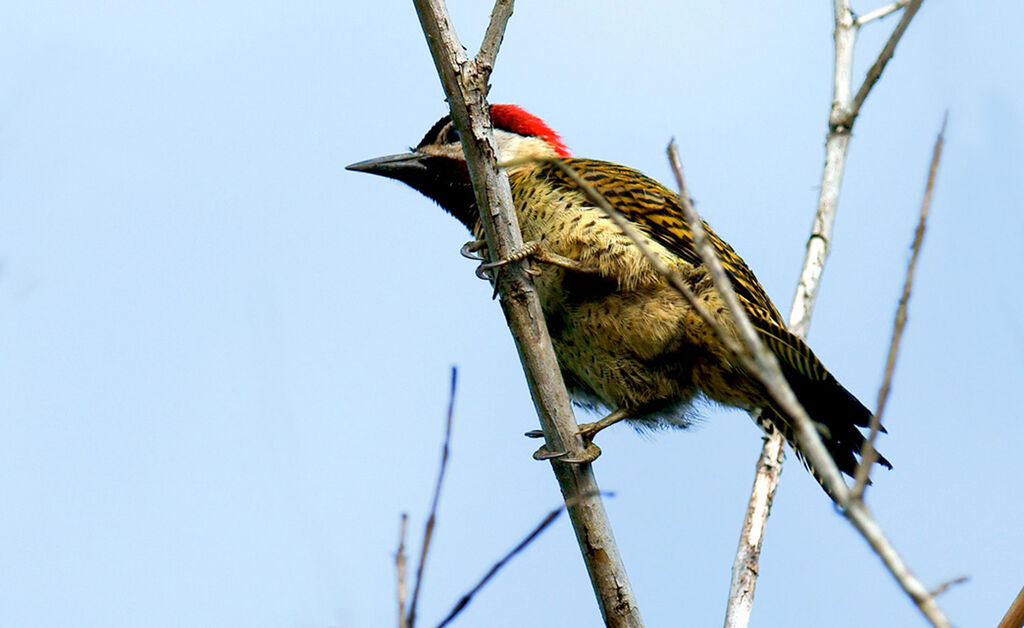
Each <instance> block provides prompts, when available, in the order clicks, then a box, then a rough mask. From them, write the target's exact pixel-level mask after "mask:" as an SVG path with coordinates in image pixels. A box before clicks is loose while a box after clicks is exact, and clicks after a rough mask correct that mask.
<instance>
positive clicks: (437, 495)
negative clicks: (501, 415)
mask: <svg viewBox="0 0 1024 628" xmlns="http://www.w3.org/2000/svg"><path fill="white" fill-rule="evenodd" d="M458 377H459V371H458V369H457V368H456V367H454V366H453V367H452V377H451V387H450V388H449V390H448V413H447V415H446V417H445V425H444V443H443V444H442V445H441V463H440V464H439V465H438V469H437V482H436V483H435V484H434V496H433V497H432V498H431V500H430V514H429V515H428V516H427V523H426V524H425V525H424V526H423V545H422V547H421V548H420V561H419V564H418V565H417V566H416V582H415V583H414V584H413V589H412V601H411V602H410V603H409V613H408V615H407V619H406V622H405V623H406V626H407V627H408V628H414V626H415V625H416V604H417V603H418V602H419V599H420V586H421V585H422V584H423V570H424V568H425V567H426V564H427V554H428V553H429V551H430V541H431V539H432V538H433V536H434V524H435V523H436V521H437V505H438V503H439V502H440V500H441V487H442V486H444V478H445V474H446V472H447V471H448V452H449V447H450V444H451V440H452V415H453V414H454V412H455V387H456V385H457V383H458ZM402 538H403V542H404V538H405V518H404V517H403V519H402ZM399 550H401V546H399ZM396 560H397V559H396ZM402 563H403V564H402V567H403V568H404V566H405V565H404V563H405V560H404V557H403V559H402ZM399 590H401V585H400V588H399Z"/></svg>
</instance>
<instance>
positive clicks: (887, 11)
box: [854, 0, 910, 28]
mask: <svg viewBox="0 0 1024 628" xmlns="http://www.w3.org/2000/svg"><path fill="white" fill-rule="evenodd" d="M909 2H910V0H899V2H893V3H892V4H887V5H885V6H883V7H878V8H877V9H875V10H874V11H868V12H867V13H865V14H864V15H861V16H859V17H858V18H857V19H856V20H855V21H854V23H855V24H856V25H857V27H858V28H859V27H861V26H864V25H865V24H867V23H868V22H871V21H873V20H880V19H882V18H883V17H887V16H889V15H892V14H893V13H895V12H897V11H899V10H900V9H902V8H903V7H905V6H907V4H909Z"/></svg>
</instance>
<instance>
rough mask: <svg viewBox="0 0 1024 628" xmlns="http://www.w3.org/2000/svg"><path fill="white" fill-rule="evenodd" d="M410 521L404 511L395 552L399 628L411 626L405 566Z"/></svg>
mask: <svg viewBox="0 0 1024 628" xmlns="http://www.w3.org/2000/svg"><path fill="white" fill-rule="evenodd" d="M408 523H409V515H408V514H406V513H404V512H403V513H402V522H401V524H400V525H399V531H398V551H396V552H395V576H396V577H397V579H398V628H410V627H409V618H408V616H406V614H405V602H406V599H407V597H408V594H409V591H408V587H407V579H406V566H405V530H406V527H407V524H408Z"/></svg>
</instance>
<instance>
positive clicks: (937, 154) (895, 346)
mask: <svg viewBox="0 0 1024 628" xmlns="http://www.w3.org/2000/svg"><path fill="white" fill-rule="evenodd" d="M948 115H949V114H948V113H947V115H946V117H944V118H943V120H942V129H941V130H940V131H939V135H938V137H936V138H935V147H934V148H933V149H932V161H931V165H930V166H929V168H928V183H927V184H926V185H925V188H924V200H923V201H922V202H921V215H920V217H919V218H918V220H917V229H915V230H914V243H913V244H912V245H911V247H910V250H911V253H910V261H909V262H908V263H907V275H906V278H905V279H904V280H903V294H902V295H901V296H900V301H899V305H898V306H897V307H896V320H894V321H893V325H892V340H891V341H890V343H889V355H888V356H887V357H886V359H885V375H884V376H883V377H882V385H881V387H880V388H879V390H878V403H877V405H876V406H875V413H874V415H872V417H871V433H870V434H869V435H868V438H867V440H865V441H864V444H863V445H861V449H860V464H859V465H857V472H856V473H855V474H854V478H855V480H856V482H855V483H854V485H853V491H852V497H853V499H861V498H862V497H863V495H864V489H865V488H866V487H867V483H868V475H869V474H870V473H871V465H873V464H874V463H875V461H876V460H877V459H878V452H877V451H875V439H876V438H877V437H878V430H880V429H881V427H882V413H884V412H885V404H886V402H887V401H888V400H889V390H890V388H891V387H892V376H893V371H895V369H896V356H897V355H899V351H900V340H901V339H902V338H903V328H904V326H906V324H907V304H908V303H909V301H910V292H911V288H912V287H913V283H914V268H915V267H916V266H917V257H918V255H919V254H920V253H921V243H922V242H924V230H925V227H926V225H927V224H928V210H929V209H931V205H932V189H933V188H934V187H935V177H936V175H937V174H938V171H939V160H940V159H941V158H942V142H943V137H944V136H945V134H946V119H947V118H948Z"/></svg>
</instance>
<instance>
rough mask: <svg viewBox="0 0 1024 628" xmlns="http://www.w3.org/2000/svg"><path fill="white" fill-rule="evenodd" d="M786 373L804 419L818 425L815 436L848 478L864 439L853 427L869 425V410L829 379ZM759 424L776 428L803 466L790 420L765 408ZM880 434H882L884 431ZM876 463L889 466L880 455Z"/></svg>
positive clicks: (888, 467)
mask: <svg viewBox="0 0 1024 628" xmlns="http://www.w3.org/2000/svg"><path fill="white" fill-rule="evenodd" d="M787 370H788V369H785V368H784V369H783V372H784V374H785V375H786V379H787V380H788V381H789V384H790V386H791V387H792V389H793V393H794V394H795V395H796V398H797V400H799V401H800V404H801V405H802V406H803V407H804V410H806V411H807V414H808V416H810V417H811V419H812V420H813V421H814V422H815V423H817V424H818V427H819V433H820V434H821V437H822V440H823V441H824V443H825V447H826V449H828V452H829V454H830V455H831V456H832V460H834V461H835V463H836V466H837V467H839V470H840V471H842V472H843V473H845V474H846V475H848V476H851V477H852V476H853V474H854V473H855V472H856V469H857V465H858V463H859V459H860V452H861V448H862V447H863V446H864V441H865V440H866V438H865V436H864V434H863V433H861V431H860V430H859V429H857V428H858V427H864V428H866V427H868V426H870V425H871V411H870V410H868V409H867V408H866V407H864V404H862V403H861V402H860V401H859V400H858V399H857V398H856V397H854V396H853V394H852V393H850V391H848V390H846V389H845V388H843V386H842V385H841V384H840V383H839V382H838V381H836V380H835V378H833V377H832V376H828V377H826V378H825V379H824V380H812V379H809V378H807V377H804V376H802V375H800V374H798V373H795V372H786V371H787ZM762 421H764V422H766V423H768V424H770V425H771V426H772V427H774V428H775V429H778V430H779V431H780V432H781V433H782V435H783V436H784V437H785V439H786V441H787V442H788V443H789V444H790V445H791V446H792V447H793V449H794V450H795V451H796V453H797V456H798V457H799V458H800V459H801V460H802V461H804V464H805V465H806V464H807V462H806V460H804V456H803V453H802V451H801V449H800V446H799V444H798V442H797V439H796V433H795V430H794V429H793V421H792V420H791V419H790V418H789V417H788V416H786V415H785V413H783V412H780V411H779V410H777V409H775V408H766V409H764V410H763V412H762ZM881 431H882V432H885V428H884V427H883V428H882V429H881ZM877 462H878V464H880V465H882V466H883V467H885V468H887V469H891V468H892V464H891V463H890V462H889V461H888V460H887V459H886V458H885V456H883V455H881V454H878V460H877ZM811 473H812V474H813V475H814V476H815V479H818V482H819V483H821V480H820V478H818V475H817V473H815V472H814V469H811ZM826 492H827V491H826Z"/></svg>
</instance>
